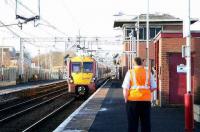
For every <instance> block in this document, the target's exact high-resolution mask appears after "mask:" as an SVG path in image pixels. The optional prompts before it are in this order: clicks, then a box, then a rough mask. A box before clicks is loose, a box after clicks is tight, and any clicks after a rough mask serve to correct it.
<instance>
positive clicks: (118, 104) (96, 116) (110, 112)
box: [54, 80, 200, 132]
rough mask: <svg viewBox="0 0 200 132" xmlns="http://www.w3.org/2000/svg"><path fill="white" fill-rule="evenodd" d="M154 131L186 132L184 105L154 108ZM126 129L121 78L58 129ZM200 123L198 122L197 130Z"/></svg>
mask: <svg viewBox="0 0 200 132" xmlns="http://www.w3.org/2000/svg"><path fill="white" fill-rule="evenodd" d="M151 124H152V132H183V131H184V108H183V107H153V108H152V110H151ZM62 131H64V132H73V131H74V132H79V131H81V132H82V131H83V132H84V131H90V132H126V131H127V119H126V111H125V103H124V100H123V95H122V88H121V82H120V81H119V80H111V81H108V82H107V83H106V84H105V85H104V86H103V87H101V88H99V89H98V90H97V91H96V92H95V93H94V94H93V95H92V96H91V97H90V98H89V99H88V100H86V101H85V102H84V103H83V104H82V105H81V106H80V107H79V108H78V109H77V110H76V111H74V112H73V113H72V114H71V115H70V116H69V117H68V118H67V119H66V120H65V121H64V122H63V123H61V124H60V125H59V126H58V127H57V128H56V129H55V130H54V132H62ZM199 131H200V124H198V123H196V122H195V132H199Z"/></svg>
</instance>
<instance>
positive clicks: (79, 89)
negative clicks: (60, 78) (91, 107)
mask: <svg viewBox="0 0 200 132" xmlns="http://www.w3.org/2000/svg"><path fill="white" fill-rule="evenodd" d="M85 92H86V89H85V87H83V86H79V87H78V93H79V94H80V95H84V94H85Z"/></svg>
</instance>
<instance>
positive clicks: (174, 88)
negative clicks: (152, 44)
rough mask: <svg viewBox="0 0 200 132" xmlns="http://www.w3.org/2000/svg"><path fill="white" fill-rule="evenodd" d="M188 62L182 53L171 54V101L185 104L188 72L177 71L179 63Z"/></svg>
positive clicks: (171, 102)
mask: <svg viewBox="0 0 200 132" xmlns="http://www.w3.org/2000/svg"><path fill="white" fill-rule="evenodd" d="M179 64H186V61H185V59H184V58H182V57H181V54H180V53H173V54H170V55H169V103H170V104H183V103H184V94H185V93H186V73H177V71H176V69H177V65H179Z"/></svg>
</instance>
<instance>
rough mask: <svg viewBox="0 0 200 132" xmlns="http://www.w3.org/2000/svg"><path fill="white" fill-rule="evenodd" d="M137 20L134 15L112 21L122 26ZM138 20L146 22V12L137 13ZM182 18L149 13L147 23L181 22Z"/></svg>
mask: <svg viewBox="0 0 200 132" xmlns="http://www.w3.org/2000/svg"><path fill="white" fill-rule="evenodd" d="M137 21H138V17H137V16H135V17H133V18H132V19H118V20H115V21H114V28H115V27H122V26H123V25H124V24H135V23H136V22H137ZM197 21H198V19H191V24H193V23H195V22H197ZM139 22H140V23H146V14H140V15H139ZM182 22H183V20H182V19H180V18H177V17H174V16H172V15H169V14H149V23H150V24H151V23H160V24H166V23H170V24H173V23H174V24H181V25H182Z"/></svg>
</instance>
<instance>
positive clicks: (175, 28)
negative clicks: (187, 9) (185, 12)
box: [163, 25, 183, 31]
mask: <svg viewBox="0 0 200 132" xmlns="http://www.w3.org/2000/svg"><path fill="white" fill-rule="evenodd" d="M182 29H183V27H182V25H164V26H163V30H168V31H182Z"/></svg>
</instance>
